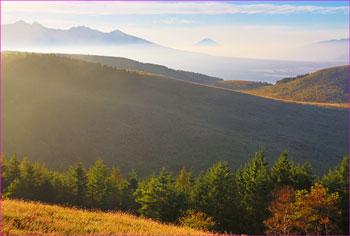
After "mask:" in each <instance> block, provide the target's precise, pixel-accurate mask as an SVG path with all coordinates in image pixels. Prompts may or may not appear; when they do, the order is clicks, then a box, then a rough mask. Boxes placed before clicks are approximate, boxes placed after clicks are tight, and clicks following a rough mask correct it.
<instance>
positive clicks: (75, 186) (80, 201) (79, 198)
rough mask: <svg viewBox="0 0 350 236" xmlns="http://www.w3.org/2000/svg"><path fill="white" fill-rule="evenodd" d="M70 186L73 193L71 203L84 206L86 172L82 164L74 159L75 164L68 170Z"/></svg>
mask: <svg viewBox="0 0 350 236" xmlns="http://www.w3.org/2000/svg"><path fill="white" fill-rule="evenodd" d="M68 175H69V177H68V178H69V181H70V187H71V191H72V195H73V199H72V203H73V204H74V205H77V206H84V205H85V202H86V191H87V174H86V170H85V168H84V166H83V164H82V163H81V162H80V161H76V163H75V165H74V166H73V167H71V168H70V169H69V171H68Z"/></svg>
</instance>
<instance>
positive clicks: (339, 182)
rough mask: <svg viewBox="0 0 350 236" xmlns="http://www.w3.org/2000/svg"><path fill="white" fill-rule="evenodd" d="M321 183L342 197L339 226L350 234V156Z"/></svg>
mask: <svg viewBox="0 0 350 236" xmlns="http://www.w3.org/2000/svg"><path fill="white" fill-rule="evenodd" d="M321 183H322V184H323V185H324V186H325V187H327V188H328V190H329V192H331V193H338V194H339V197H340V201H339V208H340V210H341V217H340V220H339V222H338V224H339V228H340V229H341V230H342V233H343V234H344V235H349V156H345V157H344V159H343V161H342V162H341V164H340V165H338V166H337V167H336V168H335V169H334V170H332V169H331V170H330V171H329V173H328V174H327V175H325V176H324V177H323V178H322V180H321Z"/></svg>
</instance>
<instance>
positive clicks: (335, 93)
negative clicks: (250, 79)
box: [246, 66, 349, 104]
mask: <svg viewBox="0 0 350 236" xmlns="http://www.w3.org/2000/svg"><path fill="white" fill-rule="evenodd" d="M246 92H247V93H250V94H254V95H258V96H264V97H272V98H278V99H284V100H291V101H299V102H315V103H345V104H348V103H349V66H339V67H332V68H327V69H323V70H320V71H317V72H315V73H312V74H307V75H303V76H297V77H294V78H285V79H282V80H280V81H277V83H276V85H274V86H266V87H261V88H258V89H253V90H251V91H246Z"/></svg>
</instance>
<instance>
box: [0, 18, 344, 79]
mask: <svg viewBox="0 0 350 236" xmlns="http://www.w3.org/2000/svg"><path fill="white" fill-rule="evenodd" d="M1 30H2V38H1V40H2V41H1V46H2V50H3V51H4V50H11V51H31V52H43V53H65V54H89V55H103V56H113V57H124V58H129V59H133V60H136V61H139V62H147V63H152V64H158V65H164V66H166V67H169V68H173V69H175V70H178V72H179V70H180V71H192V72H196V73H200V74H206V75H209V76H211V77H217V78H222V79H225V80H250V81H266V82H272V83H274V82H275V81H276V80H278V79H281V78H283V77H290V76H296V75H298V74H305V73H310V72H314V71H317V70H319V69H323V68H327V67H333V66H339V65H344V64H347V63H348V59H346V58H347V55H348V51H346V50H344V49H343V48H344V47H343V46H340V47H338V46H337V48H339V50H334V51H335V53H331V52H328V51H325V50H324V48H325V47H324V46H322V45H321V46H318V48H317V50H312V51H311V52H310V53H308V54H307V55H315V56H314V58H315V60H317V62H312V61H305V58H306V57H301V59H302V60H304V61H288V60H264V59H251V58H238V57H220V56H211V55H208V54H204V53H195V52H188V51H182V50H176V49H172V48H167V47H164V46H161V45H158V44H155V43H152V42H150V41H147V40H144V39H142V38H138V37H135V36H132V35H128V34H126V33H123V32H121V31H119V30H114V31H112V32H110V33H104V32H101V31H98V30H94V29H91V28H88V27H84V26H79V27H73V28H70V29H68V30H62V29H50V28H46V27H44V26H42V25H40V24H39V23H33V24H28V23H25V22H23V21H19V22H16V23H14V24H8V25H2V29H1ZM327 47H328V46H327ZM327 47H326V48H327ZM308 49H309V48H306V49H303V50H301V51H302V53H304V52H307V51H308ZM298 55H299V54H298ZM299 56H300V55H299ZM324 57H327V58H335V57H339V58H338V59H337V60H335V61H324V60H323V61H322V60H321V59H322V58H324ZM135 69H137V68H135ZM157 73H159V72H157ZM167 76H168V75H167Z"/></svg>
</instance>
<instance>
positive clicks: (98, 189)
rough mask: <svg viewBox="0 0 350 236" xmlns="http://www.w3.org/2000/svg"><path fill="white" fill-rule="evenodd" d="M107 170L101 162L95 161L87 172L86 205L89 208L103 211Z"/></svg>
mask: <svg viewBox="0 0 350 236" xmlns="http://www.w3.org/2000/svg"><path fill="white" fill-rule="evenodd" d="M107 185H108V169H107V167H106V166H105V165H104V164H103V161H102V160H97V161H96V162H95V164H94V166H92V167H91V168H90V170H89V172H88V182H87V203H88V206H89V207H92V208H100V209H103V208H104V206H105V203H106V197H107V195H108V193H107Z"/></svg>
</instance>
